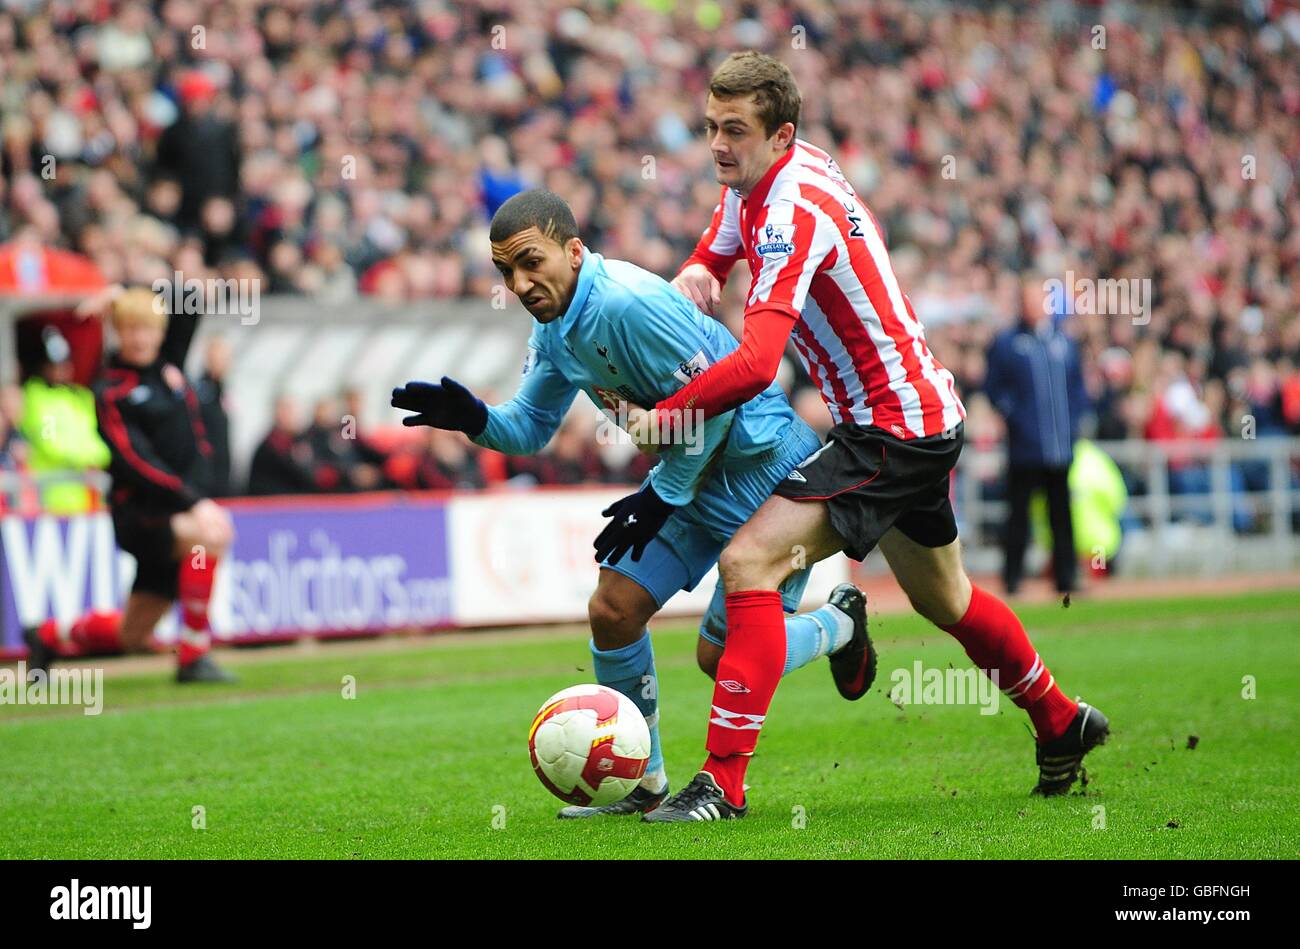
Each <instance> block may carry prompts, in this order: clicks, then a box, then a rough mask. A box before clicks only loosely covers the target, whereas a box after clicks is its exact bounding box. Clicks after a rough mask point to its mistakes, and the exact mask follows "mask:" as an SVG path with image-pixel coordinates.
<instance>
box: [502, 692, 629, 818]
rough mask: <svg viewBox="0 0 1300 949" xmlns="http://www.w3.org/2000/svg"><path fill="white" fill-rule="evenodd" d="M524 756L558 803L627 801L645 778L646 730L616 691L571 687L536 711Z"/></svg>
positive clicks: (600, 803) (589, 803)
mask: <svg viewBox="0 0 1300 949" xmlns="http://www.w3.org/2000/svg"><path fill="white" fill-rule="evenodd" d="M528 754H529V756H530V757H531V758H532V759H533V770H534V771H535V772H537V777H538V778H539V779H541V782H542V784H544V785H546V788H547V790H549V791H550V792H551V793H552V794H554V795H555V796H556V797H558V798H559V799H560V800H562V801H566V802H567V803H569V804H580V805H585V806H589V807H601V806H603V805H605V804H612V803H613V802H614V801H618V800H621V799H622V798H624V797H627V795H628V794H629V793H631V791H632V789H633V788H635V787H636V785H637V782H638V781H640V780H641V778H642V776H643V775H644V774H645V768H646V762H647V761H649V760H650V729H649V728H648V727H646V723H645V717H644V716H642V714H641V712H640V710H639V709H638V708H637V707H636V706H635V705H634V704H632V700H631V699H629V698H628V697H627V696H626V695H623V694H622V693H621V692H615V691H614V690H613V689H609V688H606V687H605V686H603V685H575V686H573V687H572V688H570V689H565V690H564V691H563V692H556V693H555V694H554V695H552V696H551V697H550V698H549V699H547V700H546V703H545V704H544V705H543V706H542V707H541V709H540V710H539V711H538V712H537V715H536V717H535V718H534V719H533V727H532V728H531V729H529V731H528Z"/></svg>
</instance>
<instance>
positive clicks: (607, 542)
mask: <svg viewBox="0 0 1300 949" xmlns="http://www.w3.org/2000/svg"><path fill="white" fill-rule="evenodd" d="M675 510H677V508H675V507H673V505H671V504H669V503H668V502H667V501H665V500H664V499H663V498H661V497H659V495H658V494H656V493H655V489H654V486H653V485H651V484H650V483H649V482H648V481H647V482H646V486H645V487H644V488H642V489H641V490H640V491H638V492H637V493H636V494H629V495H628V496H627V497H625V498H619V499H618V500H617V501H615V502H614V503H613V504H611V505H610V506H609V507H607V508H605V510H603V511H601V512H600V513H601V515H602V516H604V517H612V518H614V519H613V520H612V521H610V522H609V523H608V524H606V525H605V529H604V530H603V531H601V532H600V534H599V536H597V538H596V543H595V547H596V562H597V563H602V562H604V561H605V559H606V558H608V559H609V562H610V563H618V562H619V561H620V560H622V559H623V555H624V554H625V553H627V552H628V551H629V550H630V551H632V559H633V560H638V561H639V560H640V559H641V555H642V554H643V553H645V548H646V545H647V544H649V543H650V541H652V540H654V537H655V535H656V534H658V533H659V529H660V528H661V527H663V526H664V522H665V521H667V520H668V518H669V516H670V515H671V514H672V513H673V511H675Z"/></svg>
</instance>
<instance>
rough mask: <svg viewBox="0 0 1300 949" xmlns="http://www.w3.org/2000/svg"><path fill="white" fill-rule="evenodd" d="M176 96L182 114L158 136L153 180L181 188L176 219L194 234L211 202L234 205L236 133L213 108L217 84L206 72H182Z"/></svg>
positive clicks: (237, 153) (237, 163)
mask: <svg viewBox="0 0 1300 949" xmlns="http://www.w3.org/2000/svg"><path fill="white" fill-rule="evenodd" d="M177 91H178V92H179V93H180V99H181V105H182V109H183V111H182V113H181V117H180V118H179V119H177V120H176V121H175V122H174V123H173V124H172V125H170V126H168V127H167V129H166V130H164V131H163V133H162V135H161V136H159V139H158V156H157V165H156V167H155V169H154V178H155V180H157V179H158V178H167V179H170V180H173V181H177V182H179V183H180V186H181V205H180V209H179V211H178V213H177V220H178V222H179V224H180V226H181V229H182V230H186V231H194V230H197V229H198V227H199V225H200V218H201V215H202V212H203V208H204V205H206V204H207V203H208V201H209V200H210V199H212V198H222V199H226V200H227V201H230V202H234V201H235V200H236V199H237V198H238V196H239V167H240V164H241V154H240V148H239V130H238V129H237V128H236V127H235V123H234V122H232V121H231V120H230V119H228V118H225V117H224V116H222V115H219V114H218V113H217V111H216V110H215V109H214V108H213V104H214V100H215V97H216V92H217V90H216V85H215V83H213V81H212V80H211V79H210V78H208V77H207V76H206V75H205V74H204V73H202V72H200V71H198V70H194V71H192V72H189V73H186V74H185V75H184V76H182V77H181V79H180V81H179V82H178V83H177Z"/></svg>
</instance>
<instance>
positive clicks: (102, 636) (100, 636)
mask: <svg viewBox="0 0 1300 949" xmlns="http://www.w3.org/2000/svg"><path fill="white" fill-rule="evenodd" d="M68 639H70V640H71V641H72V643H73V644H74V645H75V646H76V647H77V648H79V649H80V650H81V652H82V654H85V653H119V652H125V651H126V647H125V645H123V643H122V611H121V610H92V611H91V612H89V613H83V614H82V615H81V616H79V617H77V619H76V621H75V622H73V624H72V627H71V628H70V629H69V630H68Z"/></svg>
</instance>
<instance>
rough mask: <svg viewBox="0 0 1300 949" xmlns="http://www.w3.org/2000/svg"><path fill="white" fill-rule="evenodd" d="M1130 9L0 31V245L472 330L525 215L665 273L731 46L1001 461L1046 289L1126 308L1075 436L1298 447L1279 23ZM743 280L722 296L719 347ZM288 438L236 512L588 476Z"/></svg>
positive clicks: (800, 3) (81, 17) (105, 2)
mask: <svg viewBox="0 0 1300 949" xmlns="http://www.w3.org/2000/svg"><path fill="white" fill-rule="evenodd" d="M1126 9H1129V10H1130V12H1132V10H1134V9H1136V10H1137V11H1138V13H1139V15H1142V16H1148V17H1152V18H1153V19H1152V20H1151V21H1150V22H1138V23H1126V22H1124V21H1123V20H1122V19H1119V18H1112V17H1111V16H1109V15H1108V14H1106V13H1105V12H1104V8H1101V7H1099V6H1097V5H1094V4H1079V5H1077V6H1072V5H1070V4H1067V3H1052V4H1045V5H1041V6H1038V5H1024V4H961V3H956V4H952V5H951V6H944V5H939V6H936V7H934V8H933V9H932V10H930V11H928V12H926V13H922V12H920V11H918V10H917V9H915V8H914V7H913V6H912V5H909V4H907V3H904V2H901V0H883V2H872V3H865V2H863V3H853V2H846V3H839V2H837V3H833V4H832V3H828V2H819V0H790V2H749V3H740V4H714V3H698V4H697V3H685V2H675V0H641V2H628V3H593V4H588V5H585V6H582V7H576V6H573V5H571V4H569V3H565V2H558V0H480V2H476V3H473V4H469V3H459V2H452V0H424V2H418V3H386V2H376V3H373V4H370V3H364V4H363V3H330V2H318V0H277V2H274V3H266V2H255V0H162V2H159V3H154V4H149V3H143V2H129V0H128V2H110V0H10V2H9V3H8V4H7V6H6V8H5V9H4V10H0V63H2V64H3V66H2V67H0V68H2V69H3V76H2V77H0V78H2V79H3V87H2V88H3V92H2V93H0V95H2V96H3V98H2V99H0V113H2V114H3V120H2V125H0V139H2V141H0V165H2V168H3V175H2V176H0V241H36V242H41V243H44V244H46V245H57V246H62V247H65V248H68V249H71V250H75V251H78V252H80V253H83V254H85V255H87V256H88V257H90V258H91V259H93V260H94V262H95V263H96V264H97V265H98V267H99V269H100V270H101V271H102V272H103V274H104V275H105V277H106V278H107V279H109V280H114V281H121V282H124V283H148V282H150V281H152V280H153V279H155V278H157V277H170V276H171V275H172V273H173V272H174V271H180V272H181V273H183V274H184V275H185V276H186V277H187V278H189V277H197V278H203V277H205V276H211V275H219V276H223V277H235V278H257V279H260V280H261V281H262V287H263V290H264V291H269V292H271V293H285V294H299V295H304V296H308V297H311V298H313V299H316V300H319V301H321V302H322V303H326V304H346V303H347V302H348V301H350V300H353V299H356V298H357V297H359V296H374V297H378V298H382V299H385V300H392V301H413V300H429V299H438V298H453V297H462V296H487V295H489V294H490V293H491V291H492V287H493V285H494V284H495V283H496V282H497V279H498V278H497V277H496V275H495V272H494V271H493V270H492V268H491V265H490V261H489V257H488V254H487V252H486V248H487V236H486V226H487V222H488V220H489V218H490V216H491V214H492V213H493V211H494V210H495V209H496V207H497V206H499V204H500V203H501V202H502V201H504V200H505V199H506V198H507V197H509V196H510V195H511V194H513V193H514V192H516V191H518V190H520V189H522V188H525V187H529V186H533V185H545V186H547V187H550V188H551V189H553V190H555V191H557V192H559V193H560V194H562V195H564V196H565V197H566V198H567V199H568V200H569V201H570V202H571V204H572V206H573V208H574V211H575V213H576V215H577V218H578V221H579V224H580V226H581V229H582V232H583V235H584V237H585V238H586V240H587V242H588V243H589V244H590V245H591V246H592V247H594V248H595V249H597V250H599V251H600V252H602V253H604V254H606V255H607V256H611V257H618V258H623V259H628V260H631V261H634V262H636V263H638V264H640V265H642V266H644V267H646V268H648V269H651V270H654V271H656V272H659V273H661V274H664V275H671V274H672V273H673V272H674V271H675V269H676V267H677V266H678V265H679V264H680V262H681V261H682V260H684V259H685V257H686V256H687V255H688V253H689V252H690V250H691V248H692V246H693V244H694V242H695V240H696V239H697V237H698V235H699V233H700V230H701V228H702V227H703V225H704V223H705V221H706V220H707V215H708V213H709V211H710V209H711V208H712V207H713V205H714V204H715V203H716V201H717V196H718V189H717V186H716V184H714V183H713V176H712V171H711V162H710V155H709V150H708V147H707V145H706V143H705V141H704V138H703V136H702V134H700V118H701V109H702V103H703V100H704V97H705V94H706V88H707V80H708V76H709V73H710V71H711V68H712V67H713V66H714V65H715V64H716V63H717V62H718V61H719V60H720V59H721V58H722V57H723V56H724V55H725V54H726V53H727V52H729V51H731V50H734V49H738V48H747V47H753V48H758V49H762V50H765V51H769V52H772V53H774V54H776V55H778V56H780V57H781V58H782V59H783V60H784V61H785V62H787V63H788V64H789V65H790V67H791V69H792V70H793V72H794V74H795V76H796V78H797V80H798V81H799V83H800V86H801V88H802V90H803V92H804V108H803V119H802V126H801V128H800V130H799V134H800V136H801V137H803V138H806V139H808V140H810V141H812V142H814V143H816V144H818V145H822V146H825V147H827V148H829V149H830V150H831V151H832V152H833V153H834V154H835V156H836V157H837V158H838V161H839V163H840V165H841V167H842V168H843V170H844V171H845V173H846V174H847V176H848V177H849V179H850V180H851V181H852V182H854V184H855V185H856V187H857V189H858V191H859V192H860V193H861V195H862V196H863V197H864V198H865V199H866V200H867V202H868V204H869V206H870V207H871V209H872V211H873V213H874V215H875V217H876V218H877V220H878V221H879V223H880V225H881V226H882V227H883V229H884V230H885V232H886V235H887V237H888V241H889V245H890V247H891V249H892V254H893V258H894V263H895V268H896V270H897V271H898V273H899V277H900V280H901V283H902V285H903V286H904V288H906V289H907V290H908V292H909V294H910V296H911V298H912V300H913V302H914V304H915V306H916V309H917V310H918V312H919V313H920V315H921V317H922V319H923V321H924V322H925V324H926V326H927V333H928V337H929V339H930V342H931V345H932V348H933V349H934V350H935V351H936V353H937V355H938V356H939V358H940V359H941V360H942V361H943V362H944V363H945V364H946V365H948V366H949V367H950V368H951V369H952V370H953V372H954V373H955V375H956V376H957V378H958V381H959V384H960V387H961V392H962V394H963V396H964V398H965V399H966V401H967V404H968V407H969V409H970V412H971V420H970V424H969V425H968V430H969V433H970V435H971V437H972V438H973V440H975V441H976V442H979V443H984V444H993V443H996V442H998V441H1000V440H1001V438H1002V434H1003V430H1002V422H1001V419H1000V417H999V416H998V415H997V413H996V412H995V411H993V410H992V408H991V404H990V402H989V400H988V399H987V398H985V397H984V396H983V393H982V390H983V388H984V374H985V359H986V354H987V351H988V348H989V345H990V344H991V342H992V339H993V337H994V335H995V334H996V333H997V332H998V331H999V330H1000V329H1003V328H1005V327H1007V326H1008V325H1010V324H1012V323H1014V322H1015V321H1016V320H1017V319H1019V318H1020V317H1022V316H1023V315H1024V314H1025V312H1026V311H1027V310H1032V309H1033V308H1034V307H1039V306H1041V305H1042V300H1043V290H1042V287H1043V284H1044V281H1046V280H1051V279H1057V280H1064V279H1066V278H1067V274H1073V275H1074V276H1075V277H1076V278H1077V279H1080V280H1090V279H1096V278H1122V279H1130V278H1131V279H1133V280H1138V281H1149V287H1150V294H1151V295H1150V299H1149V301H1148V303H1149V307H1148V308H1147V309H1146V310H1145V311H1144V312H1143V313H1141V314H1136V313H1131V312H1126V313H1120V314H1116V313H1103V314H1099V315H1092V314H1087V313H1073V314H1071V313H1068V312H1066V313H1064V314H1062V315H1061V325H1062V326H1063V327H1064V328H1065V330H1066V332H1067V333H1069V334H1070V335H1071V336H1072V337H1073V338H1074V339H1075V340H1076V341H1077V343H1078V346H1079V350H1080V353H1081V359H1082V364H1083V372H1084V380H1085V383H1086V389H1087V393H1088V400H1089V405H1088V407H1087V413H1086V414H1087V417H1088V420H1089V422H1088V425H1089V430H1090V431H1091V433H1092V434H1094V435H1095V436H1096V437H1098V438H1101V439H1110V438H1127V437H1136V438H1149V439H1161V438H1177V437H1191V438H1204V439H1211V438H1222V437H1227V436H1235V435H1240V434H1244V432H1245V429H1246V428H1249V430H1250V433H1251V435H1253V436H1256V437H1263V436H1267V435H1268V434H1272V433H1283V432H1290V433H1293V434H1294V433H1300V315H1298V314H1300V200H1297V189H1298V187H1300V186H1298V185H1297V172H1298V171H1300V49H1298V48H1297V47H1300V11H1297V10H1295V8H1294V5H1292V4H1286V3H1278V2H1271V0H1263V2H1256V3H1247V4H1242V5H1240V6H1237V5H1233V4H1214V5H1211V4H1206V5H1203V6H1198V5H1196V4H1192V3H1187V4H1182V5H1178V6H1177V7H1176V8H1161V9H1160V10H1155V9H1147V10H1143V8H1141V7H1140V6H1138V7H1132V8H1126ZM1207 10H1209V11H1213V12H1206V11H1207ZM1175 18H1176V19H1175ZM51 159H52V162H51ZM51 167H52V168H53V169H55V171H54V172H53V173H50V171H49V170H50V168H51ZM740 270H743V268H740ZM746 281H747V274H744V273H740V272H737V274H736V277H735V279H733V280H732V281H731V283H730V284H729V285H728V287H727V293H726V297H725V302H724V308H723V309H724V312H725V313H727V314H728V317H727V319H728V322H729V325H730V326H731V328H732V329H733V331H734V330H737V329H738V328H739V327H738V324H737V318H738V315H739V313H740V309H741V301H742V300H743V294H744V292H745V283H746ZM1066 309H1067V310H1068V309H1069V308H1068V307H1067V308H1066ZM799 381H800V380H798V379H796V380H794V382H795V385H796V386H798V384H799ZM805 396H806V393H803V392H802V391H796V393H795V399H796V401H804V402H806V403H807V404H806V406H805V409H806V415H807V416H808V417H809V418H810V419H813V420H815V421H817V422H818V423H819V425H821V426H822V427H824V425H825V424H826V422H825V420H824V418H823V417H822V415H821V413H819V411H818V409H817V406H815V405H813V404H812V403H811V402H807V400H806V399H805ZM298 411H300V409H299V408H298V407H296V406H293V405H292V404H291V403H289V402H287V401H286V402H284V403H282V404H281V405H280V406H277V410H276V413H275V416H276V420H277V422H276V427H275V430H274V431H272V432H271V433H270V434H269V435H268V436H267V440H266V442H264V443H263V445H262V450H261V451H260V452H259V457H260V458H261V459H262V460H263V461H264V462H265V464H264V465H263V466H262V467H261V468H260V469H258V470H256V471H255V472H254V475H255V477H256V478H258V480H259V483H261V480H260V479H261V478H265V479H266V484H268V485H276V486H279V487H283V486H285V485H286V484H295V485H301V486H303V487H307V486H309V485H310V486H314V487H315V489H321V490H324V489H336V488H337V489H343V488H357V489H360V488H365V487H369V486H375V485H379V484H385V483H400V482H398V481H397V480H396V477H395V474H396V475H400V476H401V477H405V478H408V479H414V482H415V483H419V484H426V485H429V486H446V485H451V484H467V485H472V484H478V483H488V482H492V481H494V480H500V479H501V478H503V477H510V476H523V477H534V478H536V479H537V480H539V481H546V480H548V479H549V480H552V481H563V480H565V479H570V478H582V479H594V480H601V479H604V478H606V477H611V476H612V475H610V474H609V472H608V471H607V470H606V468H607V467H608V466H607V465H605V464H604V462H603V461H602V460H601V459H600V458H598V457H597V458H594V459H593V458H591V457H579V456H578V454H573V455H572V456H566V455H565V454H564V452H565V451H567V449H561V448H559V447H558V445H557V446H556V447H553V449H552V451H551V453H550V456H549V457H548V458H546V459H538V460H535V461H532V462H519V463H517V464H518V465H519V466H523V467H528V466H529V465H532V466H533V467H534V468H535V469H537V470H532V471H516V472H513V473H511V472H510V471H508V470H507V469H506V468H504V467H503V463H499V462H497V461H485V460H484V459H483V458H482V457H480V456H479V455H477V454H476V453H475V452H473V451H470V450H469V449H468V448H467V447H466V445H465V444H463V443H453V441H454V440H447V439H441V438H440V437H438V436H430V441H429V443H428V445H427V446H424V448H425V449H426V450H425V451H424V452H423V453H421V454H419V458H418V461H416V462H413V463H412V464H411V465H409V466H407V465H405V460H406V459H404V460H403V464H401V465H397V466H396V469H393V467H392V465H391V463H390V462H387V461H385V460H383V459H381V458H379V457H377V456H374V455H372V454H371V453H370V451H369V450H368V449H366V448H365V447H364V444H365V440H364V439H358V440H355V443H353V444H350V445H347V446H344V447H343V448H340V446H338V445H336V444H334V443H333V442H334V441H335V437H334V436H333V435H330V434H328V433H326V432H324V431H323V428H325V427H328V428H330V431H331V432H334V433H337V429H338V425H337V416H338V414H339V413H338V410H337V408H336V407H334V406H316V407H315V411H314V412H313V416H314V418H315V421H313V422H312V423H310V424H302V423H300V422H299V421H298V420H297V418H296V414H297V412H298ZM329 416H332V417H333V419H334V421H333V423H332V425H331V426H323V424H322V420H323V419H325V418H326V417H329ZM1246 419H1249V420H1250V421H1249V423H1247V422H1246V421H1245V420H1246ZM342 456H346V461H344V460H341V458H342ZM290 463H292V464H290ZM255 468H257V466H256V465H255ZM331 472H332V473H331Z"/></svg>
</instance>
